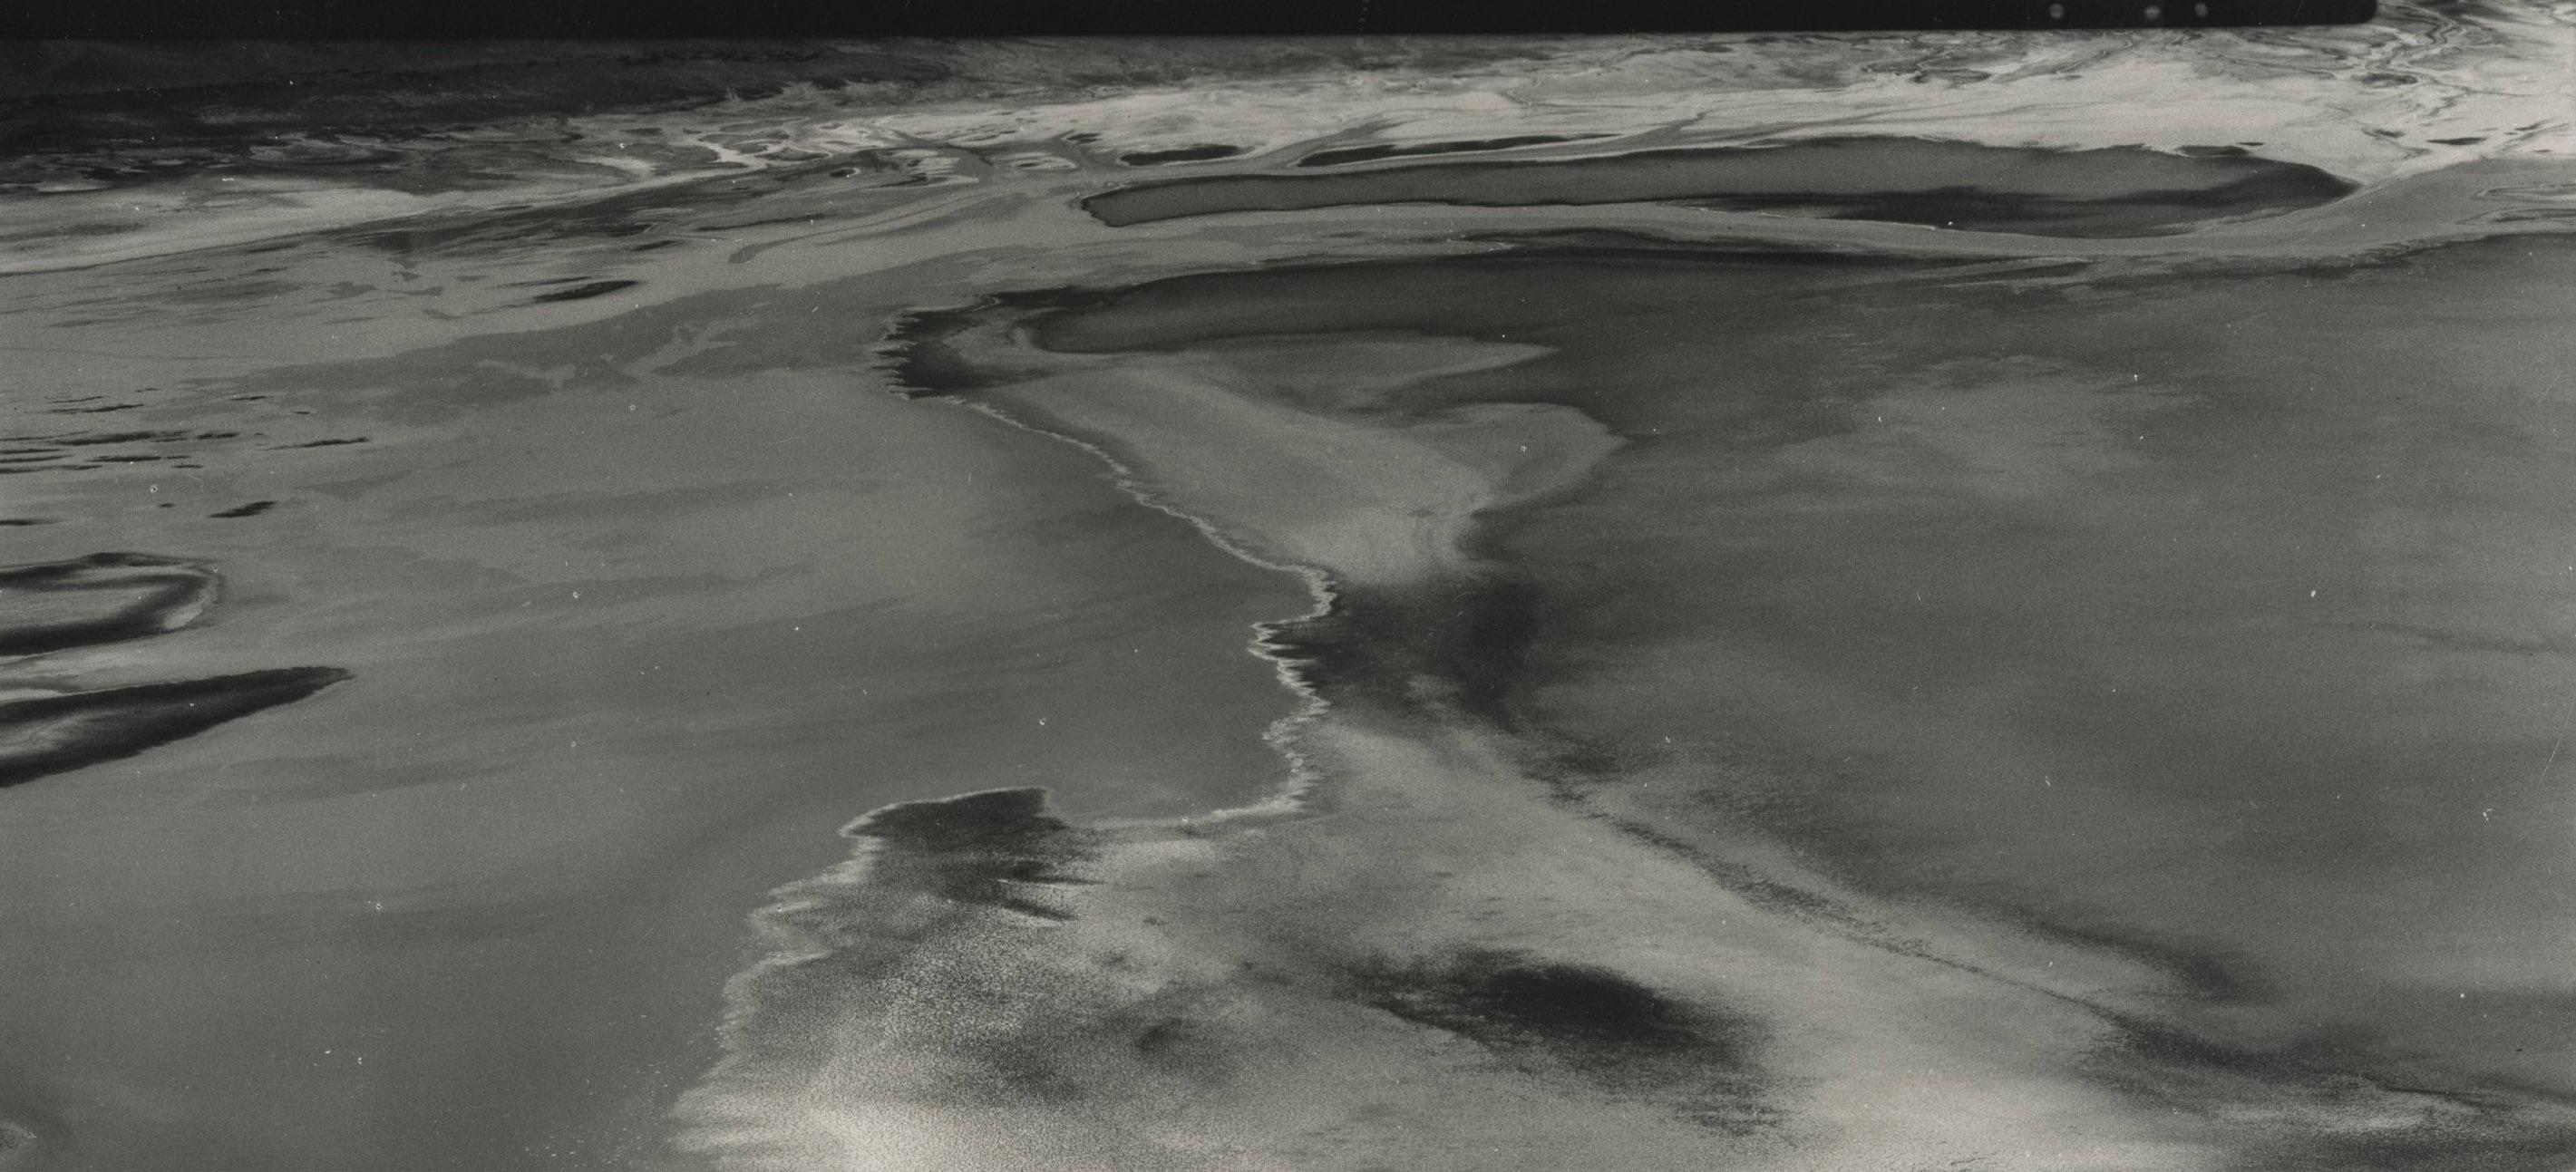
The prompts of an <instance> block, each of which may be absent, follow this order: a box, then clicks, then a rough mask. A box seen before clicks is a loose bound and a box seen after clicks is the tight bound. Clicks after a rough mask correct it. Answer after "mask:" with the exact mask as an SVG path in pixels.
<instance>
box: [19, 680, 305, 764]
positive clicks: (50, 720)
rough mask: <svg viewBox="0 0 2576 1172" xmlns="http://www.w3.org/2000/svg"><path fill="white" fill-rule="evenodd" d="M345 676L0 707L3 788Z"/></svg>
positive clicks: (79, 695) (185, 732)
mask: <svg viewBox="0 0 2576 1172" xmlns="http://www.w3.org/2000/svg"><path fill="white" fill-rule="evenodd" d="M348 678H349V673H348V672H345V671H342V670H340V669H339V668H336V667H288V668H277V669H274V670H270V671H249V672H241V673H238V674H235V675H227V676H214V677H212V678H209V679H202V680H183V681H179V682H176V683H162V684H138V685H135V686H133V687H126V688H105V689H101V690H98V691H94V692H66V693H63V694H61V695H56V696H39V697H37V698H35V699H31V700H13V701H10V702H8V703H5V704H0V787H6V786H13V785H19V784H23V783H25V782H29V781H34V780H35V779H37V778H39V777H43V776H45V775H47V774H50V773H61V772H63V771H65V770H68V769H78V768H81V767H82V766H85V765H96V764H98V763H100V762H102V761H113V760H116V759H118V758H120V757H131V756H133V755H135V754H137V753H140V752H143V751H144V750H146V749H150V748H154V747H157V746H160V745H166V744H169V743H170V742H172V741H176V740H180V739H182V738H186V737H192V736H195V735H196V734H198V733H201V732H204V731H206V730H207V729H210V728H213V727H215V726H216V725H219V724H222V723H224V722H225V721H228V720H233V719H236V718H239V717H243V716H248V715H250V714H251V713H254V712H257V711H259V710H261V709H263V708H274V707H276V706H277V705H280V704H286V703H291V702H293V701H296V700H301V699H303V698H305V697H307V696H310V695H312V694H314V693H315V692H319V691H321V690H322V689H324V688H327V687H330V686H331V685H333V684H336V683H339V682H340V681H342V680H345V679H348Z"/></svg>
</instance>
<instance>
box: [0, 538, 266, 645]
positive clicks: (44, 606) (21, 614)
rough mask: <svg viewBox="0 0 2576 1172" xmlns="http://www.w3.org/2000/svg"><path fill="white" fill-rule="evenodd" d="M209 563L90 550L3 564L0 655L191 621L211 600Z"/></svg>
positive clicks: (115, 638) (135, 634)
mask: <svg viewBox="0 0 2576 1172" xmlns="http://www.w3.org/2000/svg"><path fill="white" fill-rule="evenodd" d="M220 588H221V587H220V579H218V578H217V577H216V575H215V572H214V571H213V570H212V569H209V568H207V567H206V566H204V565H202V564H200V563H197V562H190V561H182V560H180V559H177V558H164V557H154V556H152V555H150V554H140V553H94V554H91V555H89V556H88V557H85V558H79V559H75V560H73V561H65V562H37V563H33V564H28V565H18V566H6V567H0V598H6V599H8V600H9V606H8V607H7V611H6V612H5V613H6V615H7V616H8V617H6V618H0V655H34V654H38V653H40V652H46V651H61V650H65V649H68V648H72V647H86V646H89V645H91V644H94V643H116V642H122V641H124V640H127V639H139V638H142V637H144V636H146V635H161V634H167V633H169V632H171V631H175V630H178V629H180V628H182V627H185V626H187V625H188V624H189V623H191V622H194V621H196V619H197V617H198V616H199V615H201V614H203V613H204V612H205V610H206V608H207V607H208V606H209V605H212V604H213V602H214V600H215V595H216V593H217V592H218V591H219V589H220Z"/></svg>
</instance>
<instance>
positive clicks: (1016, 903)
mask: <svg viewBox="0 0 2576 1172" xmlns="http://www.w3.org/2000/svg"><path fill="white" fill-rule="evenodd" d="M844 833H846V834H848V835H849V836H850V837H852V838H858V839H865V840H868V841H871V842H873V843H875V844H876V845H877V846H878V848H879V849H878V853H877V856H876V864H875V870H874V872H873V878H874V879H875V880H876V881H877V882H879V883H881V884H885V885H887V886H890V887H894V888H896V889H899V890H903V891H907V892H913V893H918V894H922V895H931V896H936V897H938V898H941V899H945V900H948V901H950V902H953V903H958V904H964V905H969V906H983V907H997V908H1006V909H1009V910H1011V911H1016V912H1020V913H1023V914H1026V915H1033V916H1037V917H1040V918H1042V919H1051V920H1054V919H1064V918H1067V913H1065V912H1064V911H1063V910H1062V909H1060V908H1056V907H1054V906H1051V905H1049V904H1047V903H1046V902H1044V901H1043V900H1042V899H1040V898H1038V896H1039V893H1040V892H1041V891H1042V889H1044V888H1046V887H1050V886H1057V885H1062V884H1069V883H1082V882H1084V880H1082V879H1080V878H1079V877H1077V876H1075V875H1073V874H1071V873H1070V872H1069V871H1068V870H1067V868H1069V867H1070V866H1071V865H1072V864H1074V863H1076V862H1078V861H1080V860H1081V859H1082V858H1084V857H1085V855H1086V851H1085V850H1084V849H1083V847H1082V844H1081V842H1080V841H1079V835H1077V834H1076V833H1075V831H1074V830H1073V828H1072V827H1070V826H1067V825H1066V824H1065V823H1064V821H1063V820H1062V819H1060V818H1057V817H1056V816H1054V815H1052V814H1049V813H1047V812H1046V791H1045V790H1042V789H1002V790H987V791H985V792H983V793H973V794H966V795H963V796H960V797H954V798H946V799H942V800H938V801H924V802H905V803H903V804H900V805H894V806H887V807H885V808H883V809H880V810H877V811H875V812H873V813H871V814H869V815H868V816H866V817H864V818H861V819H859V820H858V821H857V822H855V823H852V824H851V825H850V827H849V829H848V830H846V831H844Z"/></svg>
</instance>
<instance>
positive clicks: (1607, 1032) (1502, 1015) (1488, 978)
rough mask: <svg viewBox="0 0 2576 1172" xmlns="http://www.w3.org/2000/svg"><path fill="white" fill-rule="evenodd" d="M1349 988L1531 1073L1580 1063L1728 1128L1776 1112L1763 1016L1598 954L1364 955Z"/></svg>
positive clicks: (1603, 1083) (1602, 1081)
mask: <svg viewBox="0 0 2576 1172" xmlns="http://www.w3.org/2000/svg"><path fill="white" fill-rule="evenodd" d="M1343 993H1344V995H1345V996H1347V997H1349V998H1350V999H1351V1000H1354V1001H1358V1002H1360V1003H1362V1004H1365V1005H1369V1006H1371V1007H1374V1008H1377V1009H1382V1010H1385V1011H1386V1012H1388V1013H1391V1014H1394V1015H1395V1016H1397V1017H1400V1018H1403V1019H1405V1020H1407V1021H1411V1022H1415V1023H1418V1024H1421V1025H1426V1026H1430V1027H1433V1028H1435V1029H1440V1030H1446V1031H1448V1032H1450V1033H1453V1034H1456V1035H1458V1036H1460V1037H1463V1038H1466V1039H1468V1040H1470V1041H1473V1042H1475V1043H1477V1044H1478V1045H1481V1046H1483V1047H1485V1048H1486V1049H1487V1050H1489V1051H1491V1052H1492V1053H1493V1054H1494V1055H1495V1056H1496V1057H1498V1058H1500V1059H1501V1060H1502V1061H1504V1062H1506V1063H1508V1064H1510V1065H1512V1066H1514V1067H1517V1068H1519V1069H1522V1070H1524V1071H1526V1072H1528V1073H1530V1074H1533V1075H1537V1076H1539V1077H1542V1078H1544V1077H1548V1076H1551V1075H1567V1074H1570V1075H1573V1076H1575V1077H1578V1078H1581V1079H1582V1080H1584V1081H1586V1082H1590V1083H1592V1084H1594V1085H1596V1086H1599V1087H1601V1088H1603V1089H1605V1090H1608V1091H1611V1092H1613V1093H1615V1094H1619V1095H1621V1096H1623V1097H1634V1098H1643V1099H1647V1100H1650V1101H1656V1102H1661V1103H1664V1104H1666V1105H1668V1106H1671V1107H1674V1108H1676V1109H1679V1110H1681V1111H1682V1112H1684V1113H1685V1114H1687V1115H1689V1116H1691V1117H1693V1118H1695V1119H1696V1120H1698V1121H1699V1122H1700V1123H1701V1124H1702V1125H1704V1126H1708V1127H1710V1128H1713V1129H1716V1130H1721V1131H1727V1132H1736V1133H1741V1132H1746V1131H1751V1130H1754V1129H1757V1128H1759V1127H1761V1126H1763V1125H1764V1124H1766V1123H1768V1122H1770V1121H1771V1119H1772V1118H1773V1117H1774V1112H1773V1110H1772V1109H1771V1108H1769V1107H1767V1106H1765V1105H1764V1104H1763V1101H1762V1096H1761V1094H1760V1090H1761V1082H1760V1079H1759V1078H1758V1077H1757V1075H1756V1073H1755V1071H1754V1070H1753V1065H1752V1063H1753V1052H1754V1050H1755V1048H1756V1046H1757V1043H1758V1040H1759V1039H1758V1030H1757V1027H1756V1026H1755V1025H1754V1024H1753V1023H1752V1022H1751V1021H1749V1020H1747V1019H1744V1018H1742V1017H1740V1016H1738V1015H1735V1014H1733V1013H1729V1012H1725V1011H1723V1010H1720V1009H1717V1008H1715V1007H1711V1006H1707V1005H1701V1004H1693V1003H1688V1002H1684V1001H1682V1000H1680V999H1678V998H1675V997H1673V996H1671V995H1669V994H1666V993H1664V992H1661V991H1659V990H1656V989H1653V988H1650V987H1648V986H1646V985H1645V984H1643V983H1641V982H1638V981H1636V980H1634V979H1632V978H1630V977H1628V976H1627V975H1625V974H1622V973H1619V972H1616V971H1613V970H1611V969H1607V968H1603V967H1601V966H1598V965H1590V964H1579V963H1572V962H1566V961H1558V960H1549V959H1545V958H1541V957H1534V956H1530V955H1527V954H1523V953H1519V952H1510V951H1502V950H1494V949H1464V950H1460V951H1457V952H1453V953H1449V954H1447V955H1443V956H1437V957H1432V958H1428V959H1416V960H1410V961H1402V962H1394V961H1375V962H1371V963H1368V964H1364V965H1360V966H1357V967H1355V968H1354V969H1353V970H1351V972H1350V973H1349V974H1348V978H1347V984H1346V986H1345V988H1344V990H1343Z"/></svg>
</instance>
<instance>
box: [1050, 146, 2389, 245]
mask: <svg viewBox="0 0 2576 1172" xmlns="http://www.w3.org/2000/svg"><path fill="white" fill-rule="evenodd" d="M2352 190H2353V185H2352V184H2350V183H2347V182H2345V181H2344V180H2341V179H2338V178H2336V177H2334V176H2333V175H2330V174H2327V173H2326V172H2324V171H2321V170H2318V169H2317V168H2314V167H2309V166H2305V165H2303V164H2298V163H2283V162H2278V161H2275V160H2271V159H2263V158H2256V157H2254V156H2251V155H2247V156H2213V155H2203V156H2191V155H2180V154H2168V153H2165V152H2162V151H2154V150H2148V149H2146V148H2144V147H2134V146H2130V147H2102V148H2098V149H2094V150H2081V151H2056V150H2044V149H2039V148H2032V147H1994V146H1980V145H1977V144H1974V143H1964V142H1945V141H1936V140H1932V139H1919V138H1833V139H1814V140H1809V141H1805V142H1794V143H1788V144H1785V145H1781V146H1770V147H1691V148H1675V149H1669V150H1652V151H1635V152H1631V153H1628V154H1621V155H1605V156H1601V157H1598V158H1585V159H1547V160H1531V161H1525V162H1513V161H1506V160H1499V159H1486V160H1475V161H1467V162H1439V163H1424V164H1419V165H1415V166H1403V167H1381V168H1376V169H1373V170H1367V171H1353V172H1346V173H1340V174H1329V175H1215V176H1209V177H1206V178H1203V179H1175V180H1170V181H1165V182H1158V183H1146V184H1138V185H1136V186H1132V187H1122V188H1119V189H1117V190H1114V191H1108V192H1103V193H1101V194H1099V195H1095V196H1092V197H1090V198H1088V199H1085V200H1084V201H1082V207H1083V210H1085V211H1087V212H1090V213H1091V214H1092V216H1093V217H1094V218H1097V219H1098V220H1100V221H1101V222H1102V223H1105V224H1108V225H1111V226H1112V227H1125V226H1128V225H1132V224H1148V223H1153V222H1155V221H1158V220H1170V219H1178V218H1180V217H1183V216H1203V215H1211V214H1215V213H1219V212H1245V211H1273V212H1275V211H1303V210H1307V209H1312V208H1328V207H1349V206H1355V205H1369V204H1401V203H1437V204H1461V205H1468V206H1474V207H1525V206H1543V205H1553V206H1563V205H1577V204H1607V203H1679V204H1685V205H1690V206H1694V207H1706V208H1716V209H1722V210H1727V211H1774V212H1786V213H1792V214H1797V215H1806V216H1819V217H1826V218H1832V219H1865V220H1885V221H1891V222H1895V223H1904V224H1930V225H1937V226H1940V227H1948V228H1963V229H1967V230H1970V231H2009V232H2024V233H2032V234H2036V235H2042V236H2095V237H2100V236H2153V235H2161V234H2165V233H2171V232H2179V231H2182V230H2184V229H2187V228H2189V227H2191V226H2192V225H2193V224H2196V223H2200V222H2202V221H2205V220H2211V219H2217V218H2220V217H2227V216H2243V215H2252V214H2258V213H2276V212H2286V211H2292V210H2296V209H2298V208H2304V207H2313V206H2315V205H2318V204H2322V203H2327V202H2331V201H2333V200H2335V199H2338V198H2341V197H2342V196H2344V195H2345V194H2347V193H2349V192H2351V191H2352Z"/></svg>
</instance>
